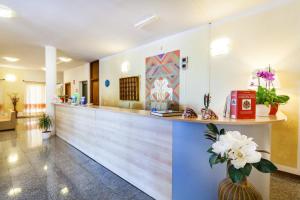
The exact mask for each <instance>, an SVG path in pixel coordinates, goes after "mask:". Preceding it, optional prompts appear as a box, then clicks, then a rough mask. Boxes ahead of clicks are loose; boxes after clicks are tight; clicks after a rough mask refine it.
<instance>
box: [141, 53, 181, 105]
mask: <svg viewBox="0 0 300 200" xmlns="http://www.w3.org/2000/svg"><path fill="white" fill-rule="evenodd" d="M179 64H180V51H179V50H176V51H172V52H168V53H164V54H160V55H157V56H152V57H147V58H146V109H147V110H151V109H156V110H167V109H172V110H178V108H179V86H180V83H179V78H180V77H179V74H180V67H179Z"/></svg>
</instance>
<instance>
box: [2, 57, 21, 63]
mask: <svg viewBox="0 0 300 200" xmlns="http://www.w3.org/2000/svg"><path fill="white" fill-rule="evenodd" d="M2 58H3V59H4V60H6V61H7V62H17V61H19V60H20V59H19V58H15V57H8V56H4V57H2Z"/></svg>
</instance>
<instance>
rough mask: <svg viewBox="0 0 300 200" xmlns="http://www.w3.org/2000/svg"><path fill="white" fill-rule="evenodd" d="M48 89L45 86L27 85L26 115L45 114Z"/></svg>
mask: <svg viewBox="0 0 300 200" xmlns="http://www.w3.org/2000/svg"><path fill="white" fill-rule="evenodd" d="M45 108H46V89H45V85H44V84H32V83H28V84H27V85H26V96H25V113H26V114H27V115H38V114H41V113H43V112H45Z"/></svg>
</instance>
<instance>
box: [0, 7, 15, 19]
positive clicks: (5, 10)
mask: <svg viewBox="0 0 300 200" xmlns="http://www.w3.org/2000/svg"><path fill="white" fill-rule="evenodd" d="M15 15H16V13H15V11H13V10H12V9H10V8H9V7H7V6H4V5H0V17H3V18H12V17H14V16H15Z"/></svg>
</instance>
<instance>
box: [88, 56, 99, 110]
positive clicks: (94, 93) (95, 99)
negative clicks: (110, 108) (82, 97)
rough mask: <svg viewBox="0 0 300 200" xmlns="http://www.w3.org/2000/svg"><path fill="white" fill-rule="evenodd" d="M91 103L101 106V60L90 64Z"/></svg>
mask: <svg viewBox="0 0 300 200" xmlns="http://www.w3.org/2000/svg"><path fill="white" fill-rule="evenodd" d="M90 83H91V86H90V89H91V91H90V102H91V103H93V105H96V106H98V105H99V60H96V61H94V62H91V63H90Z"/></svg>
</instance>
